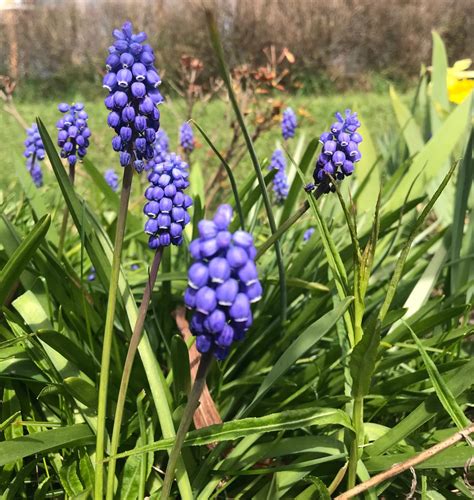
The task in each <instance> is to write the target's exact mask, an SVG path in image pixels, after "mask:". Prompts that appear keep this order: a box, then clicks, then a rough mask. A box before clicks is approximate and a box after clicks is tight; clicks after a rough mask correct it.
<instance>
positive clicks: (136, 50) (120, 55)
mask: <svg viewBox="0 0 474 500" xmlns="http://www.w3.org/2000/svg"><path fill="white" fill-rule="evenodd" d="M113 35H114V38H115V42H114V44H113V45H112V46H111V47H110V48H109V56H108V57H107V60H106V67H107V70H108V73H107V74H106V75H105V76H104V80H103V87H104V88H106V89H107V90H108V91H109V95H108V96H107V97H106V98H105V106H106V107H107V109H109V110H110V113H109V116H108V118H107V123H108V124H109V126H110V127H111V128H113V129H114V130H115V133H116V134H117V135H116V136H115V137H114V138H113V140H112V147H113V148H114V150H115V151H117V152H119V153H120V164H121V165H122V167H126V166H127V165H132V166H133V168H134V169H135V170H136V171H137V172H138V173H140V172H141V171H142V170H143V168H144V166H145V161H146V160H151V159H152V158H153V155H154V149H153V143H154V142H155V137H156V133H157V131H158V129H159V127H160V112H159V111H158V108H157V105H158V104H160V103H162V102H163V97H162V96H161V94H160V92H159V90H158V86H159V85H160V83H161V79H160V77H159V75H158V72H157V70H156V68H155V66H154V61H155V55H154V53H153V49H152V48H151V46H150V45H148V44H145V43H143V42H144V41H145V40H146V39H147V35H146V34H145V33H143V32H141V33H137V34H134V33H133V32H132V24H131V23H130V22H126V23H125V24H124V25H123V26H122V29H116V30H114V32H113Z"/></svg>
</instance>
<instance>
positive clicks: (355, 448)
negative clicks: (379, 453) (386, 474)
mask: <svg viewBox="0 0 474 500" xmlns="http://www.w3.org/2000/svg"><path fill="white" fill-rule="evenodd" d="M352 425H353V426H354V431H355V437H354V439H353V440H352V443H351V448H350V452H349V475H348V480H347V486H348V489H350V488H353V487H354V486H355V484H356V477H357V463H358V462H359V448H360V446H361V445H362V444H363V440H364V398H355V399H354V407H353V410H352Z"/></svg>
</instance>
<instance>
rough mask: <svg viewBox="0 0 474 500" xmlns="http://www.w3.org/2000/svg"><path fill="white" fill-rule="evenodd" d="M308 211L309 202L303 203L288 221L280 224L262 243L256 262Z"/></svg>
mask: <svg viewBox="0 0 474 500" xmlns="http://www.w3.org/2000/svg"><path fill="white" fill-rule="evenodd" d="M308 209H309V202H308V201H305V202H304V203H303V204H302V205H301V206H300V208H298V210H297V211H296V212H295V213H294V214H293V215H292V216H291V217H288V219H286V220H285V222H283V224H281V226H280V227H279V228H278V229H277V230H276V232H275V233H273V234H272V235H271V236H270V238H268V240H267V241H266V242H265V243H263V244H262V245H261V246H260V247H259V249H258V252H257V257H256V259H257V260H258V259H259V258H260V257H261V256H262V255H263V254H264V253H265V252H266V251H267V250H268V249H269V248H270V247H271V246H272V245H273V244H274V243H275V242H276V241H277V240H278V239H279V238H280V237H281V236H282V235H283V234H284V233H285V232H286V231H288V229H290V227H291V226H292V225H293V224H294V223H295V222H296V221H297V220H298V219H300V218H301V217H302V216H303V215H304V214H305V213H306V212H307V211H308Z"/></svg>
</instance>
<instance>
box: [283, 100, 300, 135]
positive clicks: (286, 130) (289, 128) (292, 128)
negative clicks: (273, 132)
mask: <svg viewBox="0 0 474 500" xmlns="http://www.w3.org/2000/svg"><path fill="white" fill-rule="evenodd" d="M297 125H298V121H297V119H296V115H295V112H294V111H293V110H292V109H291V108H286V109H285V111H283V116H282V119H281V133H282V135H283V139H285V141H287V140H288V139H291V138H292V137H294V136H295V132H296V127H297Z"/></svg>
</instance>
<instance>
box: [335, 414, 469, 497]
mask: <svg viewBox="0 0 474 500" xmlns="http://www.w3.org/2000/svg"><path fill="white" fill-rule="evenodd" d="M473 432H474V423H471V425H470V426H468V427H466V428H465V429H462V430H461V431H458V432H456V433H455V434H453V435H452V436H451V437H449V438H447V439H445V440H444V441H441V442H440V443H438V444H435V445H434V446H432V447H431V448H428V449H427V450H425V451H423V452H421V453H420V454H418V455H416V456H415V457H413V458H410V459H409V460H406V461H405V462H402V463H399V464H394V465H392V467H390V469H388V470H386V471H384V472H381V473H380V474H377V475H376V476H374V477H371V478H370V479H369V480H368V481H364V482H363V483H361V484H359V485H357V486H356V487H355V488H351V489H350V490H347V491H346V492H344V493H342V494H341V495H339V496H337V497H336V498H335V499H334V500H347V499H348V498H353V497H355V496H356V495H359V494H360V493H362V492H363V491H366V490H368V489H370V488H373V487H374V486H377V484H379V483H381V482H383V481H386V480H387V479H390V478H392V477H394V476H397V475H398V474H401V473H402V472H405V471H406V470H408V469H410V468H411V467H415V465H418V464H420V463H421V462H424V461H426V460H428V459H429V458H431V457H434V456H435V455H437V454H438V453H440V452H441V451H443V450H445V449H446V448H449V447H450V446H452V445H453V444H456V443H457V442H459V441H461V439H467V438H468V437H469V435H470V434H472V433H473Z"/></svg>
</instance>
